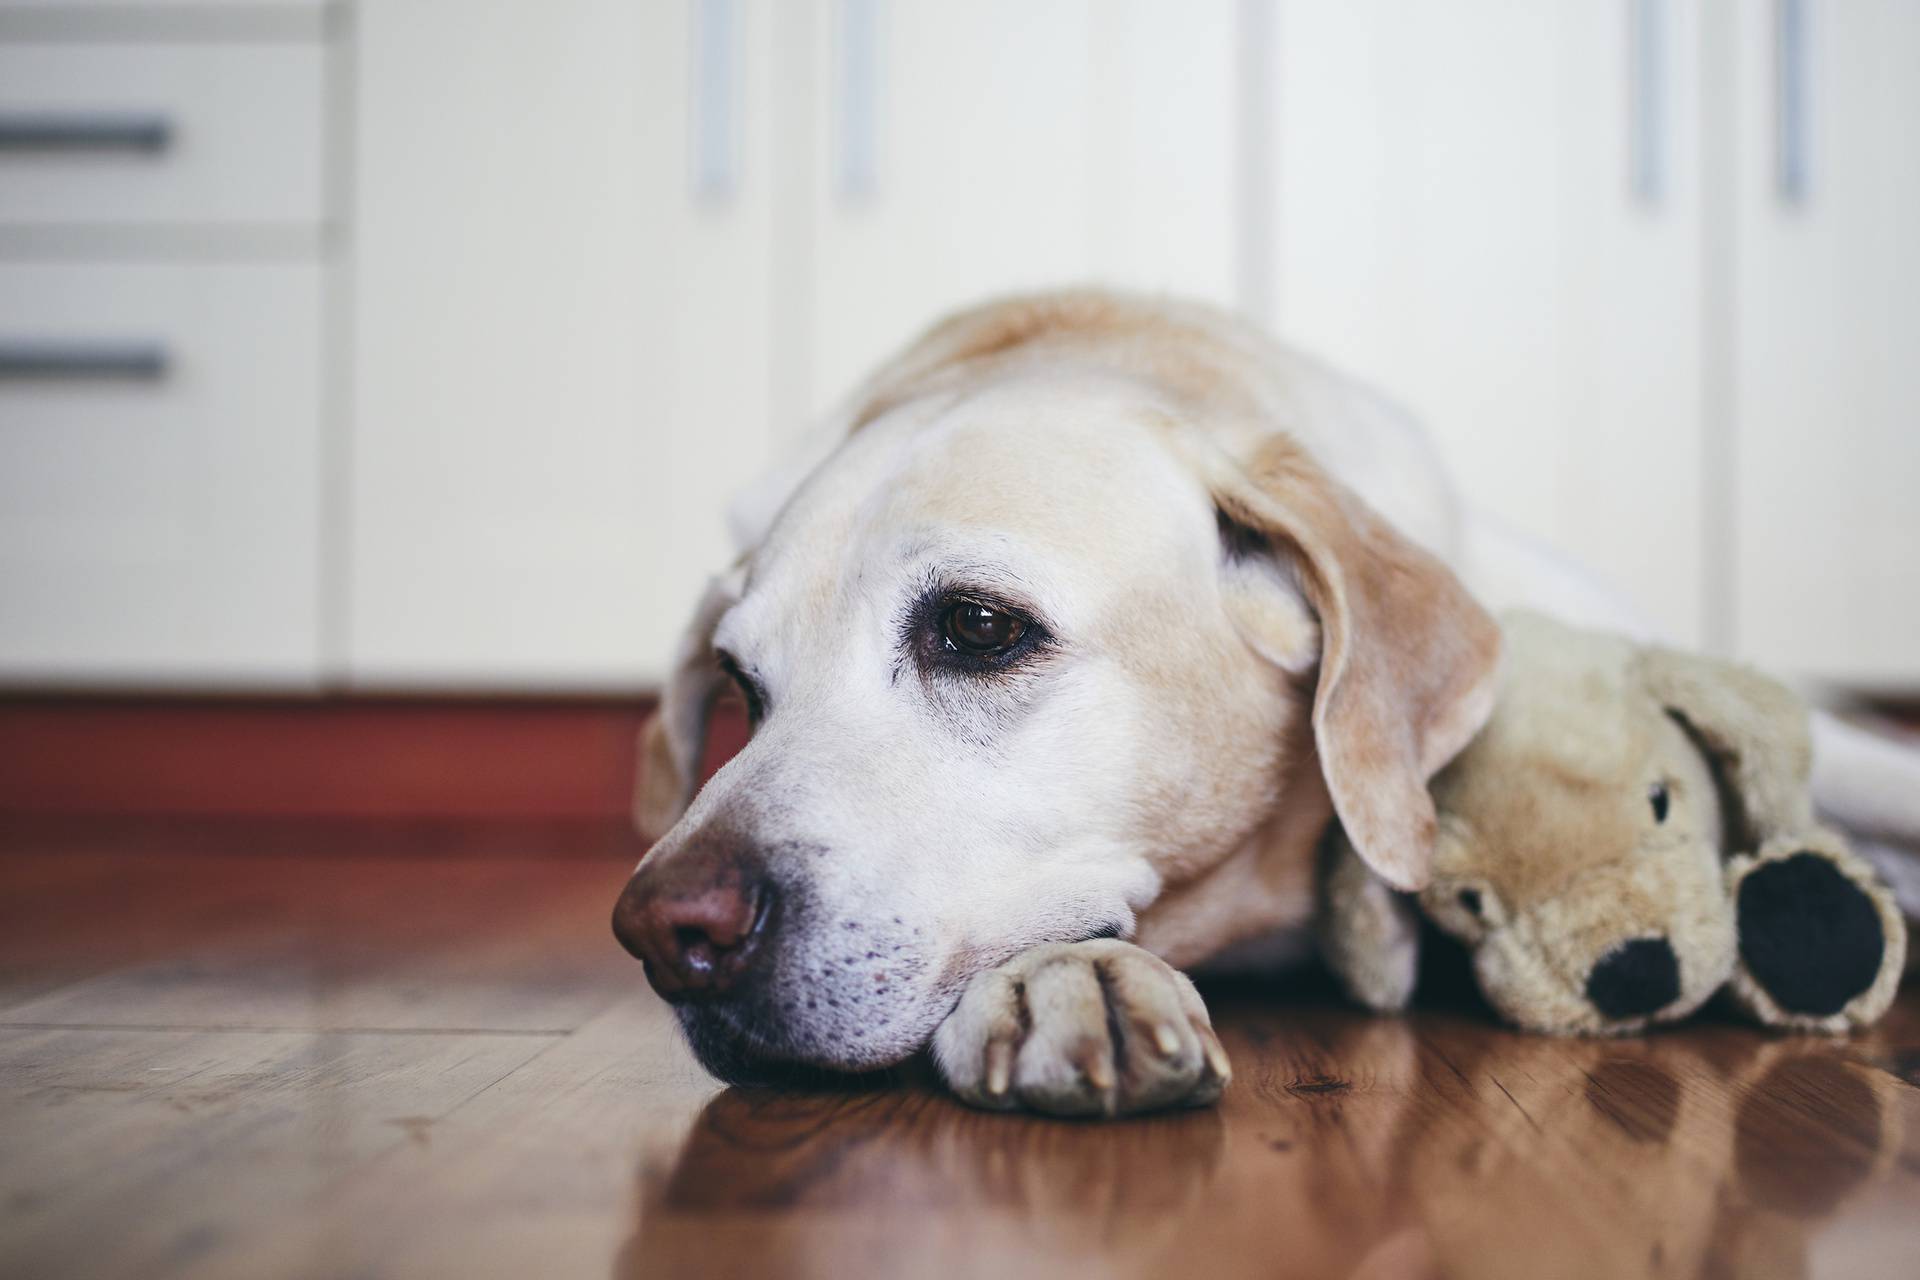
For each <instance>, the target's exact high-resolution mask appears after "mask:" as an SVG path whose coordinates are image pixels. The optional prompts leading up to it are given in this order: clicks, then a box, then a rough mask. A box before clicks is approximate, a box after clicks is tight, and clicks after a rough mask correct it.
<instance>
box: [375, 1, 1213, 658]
mask: <svg viewBox="0 0 1920 1280" xmlns="http://www.w3.org/2000/svg"><path fill="white" fill-rule="evenodd" d="M1233 11H1234V7H1233V5H1232V4H1231V3H1230V2H1229V0H1209V3H1207V4H1204V5H1198V6H1182V7H1181V8H1180V9H1178V10H1175V9H1173V8H1169V7H1167V6H1161V5H1154V4H1150V3H1145V2H1144V0H1140V2H1137V3H1136V2H1131V0H1130V2H1129V3H1127V4H1124V5H1122V4H1112V5H1109V4H1097V3H1094V2H1093V0H1079V2H1078V3H1050V4H1042V5H1033V4H1028V3H1024V2H1018V3H1017V2H1015V0H1005V2H1004V3H1002V2H998V0H996V2H995V3H991V4H986V5H965V6H960V5H933V4H926V5H921V4H878V3H865V2H861V0H851V2H849V0H834V2H832V3H828V2H826V0H805V2H794V3H781V4H773V3H768V2H766V0H696V2H694V3H672V4H651V5H636V4H631V3H627V2H626V0H569V3H567V4H564V5H546V6H528V5H525V4H521V3H516V2H514V0H485V2H482V3H476V2H475V0H444V2H443V3H438V4H435V3H425V2H419V0H416V2H412V3H405V4H401V3H380V2H379V0H369V2H367V3H363V4H362V5H361V6H360V15H359V31H358V42H359V78H358V101H357V107H356V115H357V119H358V132H357V143H356V154H357V157H358V172H357V178H356V184H355V205H354V212H353V218H352V221H353V225H354V229H355V236H356V244H357V263H356V271H355V276H356V278H355V287H354V323H353V326H352V329H353V344H354V359H353V379H354V396H353V413H352V421H353V433H354V434H353V447H352V451H351V454H352V463H351V472H350V480H349V498H348V505H349V509H350V511H351V519H350V529H351V534H350V539H351V541H350V550H349V553H348V564H349V571H348V575H347V578H348V582H349V584H350V586H349V591H348V599H347V602H346V619H347V621H346V635H347V644H346V651H345V660H346V674H347V677H348V678H349V680H350V681H351V682H353V683H354V684H356V685H360V686H371V687H384V686H403V687H420V686H423V685H424V686H436V685H437V686H462V687H471V686H495V685H507V686H513V687H583V688H604V687H627V686H630V685H634V684H637V683H643V682H646V681H648V680H652V679H657V678H658V677H659V675H660V674H661V673H662V671H663V670H664V668H665V664H666V661H667V659H668V657H669V656H670V654H671V651H672V645H673V642H674V639H675V637H676V635H677V632H678V629H679V627H680V626H681V624H682V622H683V621H684V619H685V617H686V616H687V614H688V613H689V611H690V609H691V607H692V604H693V601H694V600H695V599H696V597H697V594H698V592H699V590H700V589H701V587H702V585H703V584H704V582H705V579H706V577H707V576H708V575H709V574H710V573H713V572H715V571H717V570H719V569H721V568H724V567H725V565H726V564H727V562H728V560H729V559H730V556H731V551H730V547H729V543H728V541H727V538H726V534H725V525H724V520H723V516H724V512H725V508H726V505H727V502H728V499H729V498H730V497H731V496H732V495H733V494H734V492H735V491H736V490H738V489H739V488H740V487H741V486H742V484H743V483H745V482H746V481H747V480H749V479H751V478H752V477H753V476H754V475H755V473H756V471H757V470H758V469H759V468H761V467H763V466H765V465H767V464H768V462H770V461H771V460H772V459H773V458H774V456H775V453H776V450H777V449H778V448H779V447H780V446H782V445H783V444H785V443H787V442H788V441H790V440H791V439H793V437H794V436H795V434H796V433H797V432H798V431H799V430H800V429H801V428H802V427H804V425H805V424H806V423H807V422H808V421H810V420H811V419H812V418H813V417H815V416H816V415H817V414H818V413H819V412H820V411H821V410H822V409H823V408H824V406H826V405H827V404H829V403H831V402H832V401H833V400H834V399H836V398H838V397H839V396H842V395H844V394H845V393H846V392H848V391H849V390H850V389H851V387H852V385H853V383H854V382H855V380H856V379H857V378H859V377H860V376H861V375H862V374H864V373H865V372H866V371H867V370H868V369H869V368H870V367H871V365H872V364H873V363H874V362H875V361H876V360H878V359H880V358H881V357H883V356H884V355H885V354H887V352H888V351H889V350H891V349H892V348H894V347H896V346H898V345H899V344H900V343H902V342H903V341H904V340H905V339H906V338H907V337H908V336H909V335H911V333H912V332H914V330H916V329H917V328H918V327H920V326H922V325H924V324H926V323H928V322H929V321H930V320H932V319H933V318H935V317H936V316H937V315H939V314H940V313H941V312H943V311H945V310H947V309H948V308H950V307H952V306H955V305H958V304H960V303H962V302H966V301H971V300H975V299H978V298H980V297H982V296H983V295H985V294H988V293H991V292H994V291H998V290H1004V289H1011V288H1018V287H1029V288H1031V287H1035V286H1039V285H1046V284H1053V283H1060V282H1066V281H1084V280H1090V279H1103V280H1116V281H1120V282H1124V283H1135V284H1140V285H1145V286H1152V287H1161V288H1167V289H1172V290H1175V291H1178V292H1183V293H1198V294H1201V295H1203V296H1211V297H1214V298H1217V299H1221V300H1230V298H1231V295H1232V292H1233V288H1234V281H1235V270H1234V250H1235V245H1234V229H1235V228H1234V221H1233V210H1234V204H1233V197H1234V176H1233V175H1234V170H1233V148H1234V143H1235V138H1236V134H1235V116H1234V97H1233V79H1232V74H1231V72H1232V66H1233V62H1232V59H1233V42H1232V35H1233V29H1234V28H1233ZM456 27H457V28H458V29H459V30H460V32H461V38H460V44H459V56H458V57H457V58H455V59H448V58H446V56H445V53H444V50H445V48H446V46H445V40H446V33H447V32H448V31H449V30H452V29H455V28H456ZM428 66H441V67H443V69H442V70H441V71H440V72H439V73H437V74H435V75H432V76H425V75H423V74H422V68H423V67H428ZM509 101H510V102H511V104H512V110H511V112H506V111H504V110H503V103H506V102H509Z"/></svg>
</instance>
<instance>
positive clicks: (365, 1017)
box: [0, 827, 1920, 1278]
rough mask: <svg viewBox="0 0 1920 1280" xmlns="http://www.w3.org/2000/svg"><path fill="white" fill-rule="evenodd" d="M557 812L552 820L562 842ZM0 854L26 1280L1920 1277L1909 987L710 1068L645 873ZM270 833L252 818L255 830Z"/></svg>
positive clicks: (358, 852)
mask: <svg viewBox="0 0 1920 1280" xmlns="http://www.w3.org/2000/svg"><path fill="white" fill-rule="evenodd" d="M548 834H550V833H548ZM416 836H417V833H416V834H415V835H405V834H394V835H387V836H381V835H380V834H378V833H376V832H370V831H368V830H365V829H357V830H355V831H354V832H353V833H352V837H351V838H350V839H349V838H346V837H345V836H343V837H341V838H340V839H339V840H338V841H337V842H336V846H337V847H335V848H334V849H332V850H331V851H329V852H316V851H315V849H314V847H313V846H314V845H316V844H319V845H324V844H325V843H326V841H325V839H324V838H323V837H324V832H323V833H321V834H320V835H315V833H314V832H312V831H309V832H308V833H307V838H306V839H305V840H304V841H303V842H302V848H301V852H300V853H299V855H298V856H294V855H292V854H274V853H258V854H253V853H248V852H247V851H246V850H245V849H244V848H240V847H236V842H235V841H234V840H233V839H232V837H230V836H229V837H225V838H223V839H222V840H220V841H218V842H216V844H215V845H213V846H211V848H210V846H209V844H208V840H207V837H206V834H205V833H204V832H197V831H195V830H193V829H183V828H178V827H169V828H155V829H152V830H139V829H129V828H120V829H117V830H113V831H111V832H107V833H104V834H94V835H90V836H80V837H76V836H74V835H73V834H72V833H61V832H53V833H50V832H49V831H48V830H47V829H45V828H41V829H36V830H33V831H30V832H26V833H24V834H23V833H22V832H19V831H14V832H9V833H7V835H6V837H5V839H4V840H3V841H0V843H3V844H4V845H5V846H6V850H7V851H6V852H4V853H0V1135H4V1139H3V1140H0V1275H7V1276H16V1275H17V1276H34V1277H58V1276H87V1277H93V1276H111V1275H139V1276H143V1277H155V1276H195V1277H199V1276H235V1277H242V1276H244V1277H259V1276H272V1275H303V1276H308V1275H313V1276H334V1275H339V1276H348V1275H351V1276H412V1275H461V1276H470V1275H503V1276H505V1275H515V1276H574V1275H588V1276H614V1277H625V1276H677V1275H707V1274H712V1275H803V1276H820V1277H828V1276H834V1277H840V1276H847V1275H854V1274H869V1273H870V1274H881V1275H915V1276H921V1275H981V1276H994V1277H1008V1276H1026V1275H1033V1276H1041V1275H1045V1276H1050V1277H1051V1276H1060V1275H1075V1276H1079V1275H1141V1276H1146V1275H1201V1274H1205V1275H1214V1276H1221V1275H1231V1276H1237V1275H1249V1276H1253V1275H1258V1276H1290V1275H1297V1276H1369V1277H1371V1276H1424V1275H1458V1276H1507V1275H1511V1276H1516V1277H1530V1278H1531V1277H1542V1276H1562V1275H1566V1276H1574V1275H1578V1276H1614V1275H1619V1276H1634V1275H1674V1276H1721V1275H1727V1276H1745V1275H1764V1276H1794V1275H1802V1274H1816V1275H1832V1276H1839V1277H1849V1278H1851V1277H1865V1276H1878V1275H1885V1276H1906V1275H1910V1274H1912V1273H1913V1267H1914V1263H1913V1259H1914V1257H1915V1256H1916V1254H1920V1087H1916V1084H1920V999H1917V998H1916V996H1915V995H1914V994H1913V993H1909V994H1908V995H1907V996H1905V997H1904V998H1903V1001H1902V1003H1901V1004H1900V1006H1899V1007H1897V1008H1896V1010H1895V1011H1894V1013H1893V1014H1892V1015H1891V1016H1890V1017H1889V1019H1888V1021H1887V1023H1886V1024H1885V1025H1884V1026H1883V1027H1882V1028H1880V1029H1879V1030H1877V1031H1876V1032H1874V1033H1873V1034H1871V1035H1869V1036H1866V1037H1862V1038H1859V1039H1856V1040H1851V1041H1825V1040H1817V1039H1782V1038H1774V1037H1769V1036H1764V1035H1761V1034H1758V1033H1755V1032H1752V1031H1749V1030H1747V1029H1745V1028H1743V1027H1740V1026H1737V1025H1734V1024H1731V1023H1716V1022H1708V1023H1704V1024H1702V1025H1699V1026H1695V1027H1692V1028H1689V1029H1687V1030H1684V1031H1679V1032H1673V1033H1668V1034H1663V1035H1658V1036H1654V1037H1651V1038H1647V1039H1643V1040H1623V1041H1607V1042H1592V1041H1558V1040H1547V1039H1538V1038H1530V1037H1525V1036H1519V1035H1515V1034H1512V1033H1509V1032H1505V1031H1502V1030H1499V1029H1497V1028H1494V1027H1492V1026H1490V1025H1488V1024H1487V1023H1486V1021H1485V1020H1484V1018H1483V1017H1481V1016H1480V1015H1478V1014H1476V1013H1474V1012H1473V1011H1472V1010H1470V1009H1461V1010H1440V1011H1429V1012H1425V1013H1422V1014H1420V1015H1418V1016H1415V1017H1412V1018H1408V1019H1404V1020H1382V1019H1375V1018H1369V1017H1366V1016H1363V1015H1361V1014H1358V1013H1355V1012H1352V1011H1349V1010H1346V1009H1343V1008H1340V1007H1338V1006H1337V1005H1335V1004H1332V1003H1331V1002H1328V1001H1325V1000H1307V999H1303V998H1301V997H1299V996H1297V995H1287V996H1283V997H1266V996H1262V995H1260V994H1258V993H1249V992H1247V991H1245V990H1240V991H1236V992H1232V993H1227V994H1224V995H1220V996H1218V997H1216V1013H1217V1020H1218V1021H1219V1023H1220V1025H1221V1026H1222V1029H1223V1033H1224V1038H1225V1040H1226V1043H1227V1046H1228V1048H1229V1050H1230V1052H1231V1053H1232V1055H1233V1058H1234V1062H1235V1066H1236V1072H1237V1074H1236V1080H1235V1084H1234V1087H1233V1088H1232V1090H1231V1091H1230V1092H1229V1093H1228V1095H1227V1098H1226V1101H1225V1103H1224V1104H1223V1105H1222V1106H1221V1107H1220V1108H1219V1109H1217V1110H1210V1111H1201V1112H1193V1113H1186V1114H1180V1115H1173V1116H1163V1117H1153V1118H1147V1119H1143V1120H1138V1121H1131V1122H1125V1123H1119V1124H1083V1123H1071V1122H1056V1121H1035V1120H1028V1119H1022V1118H1018V1117H1009V1116H999V1115H984V1114H980V1113H976V1112H970V1111H967V1110H965V1109H963V1108H960V1107H958V1106H956V1105H954V1104H952V1103H950V1102H948V1101H947V1100H945V1099H944V1098H942V1097H940V1096H939V1095H938V1093H937V1092H936V1091H935V1090H933V1089H932V1088H931V1087H930V1086H929V1082H928V1081H927V1080H926V1079H925V1077H924V1076H923V1075H922V1074H920V1073H919V1072H917V1071H915V1070H911V1069H910V1070H907V1071H904V1072H902V1073H901V1079H900V1080H899V1081H898V1082H897V1083H896V1084H894V1085H893V1086H892V1087H889V1088H883V1089H873V1090H866V1091H862V1092H855V1093H847V1094H825V1093H823V1094H783V1093H756V1092H741V1091H721V1090H718V1089H717V1088H716V1087H715V1086H714V1085H713V1084H712V1083H711V1082H710V1081H709V1080H707V1079H706V1078H705V1077H704V1076H703V1075H701V1073H700V1071H699V1069H698V1068H697V1067H696V1066H695V1065H694V1064H693V1062H692V1061H691V1059H690V1058H689V1057H688V1056H687V1054H686V1052H685V1050H684V1048H683V1047H682V1046H681V1045H680V1044H679V1043H678V1041H677V1040H676V1038H675V1036H674V1034H673V1031H672V1027H671V1021H670V1019H669V1018H668V1017H667V1016H666V1011H665V1010H664V1008H663V1007H662V1006H660V1005H659V1004H658V1003H657V1002H656V1001H655V1000H654V999H653V997H652V996H651V995H650V994H648V993H647V991H646V989H645V987H644V985H643V984H642V983H641V982H640V980H639V974H638V972H637V970H636V968H635V967H634V966H633V965H632V963H631V962H630V961H628V960H627V959H626V958H625V957H624V956H623V955H622V954H621V953H620V952H619V950H618V949H617V948H616V947H615V946H614V944H613V943H612V942H611V940H610V938H609V937H608V934H607V928H606V916H607V913H608V909H609V907H610V904H611V902H612V900H613V896H614V894H615V892H616V891H617V889H618V887H619V885H620V882H621V880H622V879H623V878H624V875H625V873H626V871H627V869H628V868H627V864H626V863H625V862H624V861H616V860H614V859H611V858H608V857H605V856H600V855H598V854H594V853H590V852H585V851H584V850H588V849H591V848H592V847H593V845H594V842H593V841H590V840H589V841H575V842H573V844H572V845H571V846H570V847H574V848H577V849H580V850H583V851H582V852H578V853H576V854H575V855H574V856H570V857H555V856H551V855H550V854H549V855H545V856H542V854H541V853H540V852H539V851H540V850H542V849H544V848H545V847H546V846H545V844H543V843H542V842H543V839H544V836H543V834H542V833H540V832H529V833H527V834H526V835H525V837H524V838H525V840H526V841H527V846H526V847H527V848H528V850H529V852H528V853H527V854H524V855H521V854H515V853H503V852H499V844H500V840H499V835H498V832H497V831H496V832H495V833H494V835H493V836H492V837H491V843H490V844H489V846H488V847H489V849H490V850H491V852H489V853H488V855H487V856H465V857H463V856H454V855H452V854H450V853H448V852H446V851H445V850H442V851H441V852H440V853H439V854H438V855H437V856H417V855H415V854H413V853H412V852H410V851H411V850H413V849H414V848H415V847H416V845H417V840H416ZM240 843H241V844H244V843H245V842H244V841H242V842H240Z"/></svg>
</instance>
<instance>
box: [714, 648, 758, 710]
mask: <svg viewBox="0 0 1920 1280" xmlns="http://www.w3.org/2000/svg"><path fill="white" fill-rule="evenodd" d="M713 657H714V661H715V662H717V663H718V664H719V666H720V671H721V673H722V674H723V675H725V676H726V677H727V679H729V680H731V681H733V683H734V687H736V688H737V689H739V690H740V696H741V697H742V698H744V699H745V700H746V703H747V716H748V718H749V719H751V720H754V721H756V722H757V721H759V720H761V719H764V718H765V716H766V714H767V693H766V688H765V686H763V685H762V684H761V683H760V681H759V679H758V677H756V676H755V675H754V674H753V673H752V672H751V671H749V670H747V669H746V668H745V667H742V666H741V665H740V660H739V659H738V658H736V657H734V656H733V654H732V653H731V652H730V651H729V650H726V649H722V648H720V647H718V646H715V648H714V651H713Z"/></svg>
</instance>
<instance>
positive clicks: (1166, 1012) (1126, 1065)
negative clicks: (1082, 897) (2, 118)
mask: <svg viewBox="0 0 1920 1280" xmlns="http://www.w3.org/2000/svg"><path fill="white" fill-rule="evenodd" d="M934 1056H935V1059H936V1061H937V1062H938V1063H939V1066H940V1068H941V1071H942V1072H943V1073H944V1074H945V1076H946V1078H947V1081H948V1083H949V1084H950V1085H951V1086H952V1088H953V1090H954V1092H955V1093H956V1094H958V1095H959V1096H960V1097H961V1098H962V1099H964V1100H965V1101H967V1102H970V1103H972V1104H974V1105H975V1106H982V1107H991V1108H995V1109H1001V1110H1005V1109H1011V1108H1015V1107H1025V1108H1028V1109H1030V1110H1033V1111H1042V1112H1047V1113H1050V1114H1053V1115H1116V1114H1124V1113H1131V1112H1138V1111H1154V1110H1159V1109H1162V1108H1166V1107H1178V1106H1204V1105H1205V1104H1207V1103H1210V1102H1212V1101H1214V1100H1215V1099H1216V1098H1218V1097H1219V1096H1220V1092H1221V1090H1222V1089H1223V1088H1225V1086H1226V1083H1227V1080H1228V1077H1229V1074H1230V1072H1229V1067H1228V1065H1227V1057H1226V1053H1225V1051H1224V1050H1222V1049H1221V1047H1220V1042H1219V1040H1218V1039H1217V1038H1216V1037H1215V1036H1214V1034H1213V1028H1212V1026H1211V1024H1210V1023H1209V1021H1208V1018H1207V1011H1206V1006H1205V1005H1204V1004H1203V1003H1202V1002H1201V1000H1200V996H1199V993H1198V992H1196V991H1194V989H1193V984H1192V983H1191V982H1189V981H1188V980H1187V978H1186V976H1185V975H1184V974H1181V973H1180V972H1178V971H1177V970H1175V969H1173V968H1171V967H1170V966H1168V965H1167V964H1166V963H1165V962H1164V961H1162V960H1160V959H1158V958H1157V957H1155V956H1152V955H1149V954H1148V953H1147V952H1145V951H1142V950H1140V949H1139V948H1138V947H1135V946H1132V945H1131V944H1129V943H1124V942H1117V941H1112V940H1105V939H1103V940H1098V941H1093V942H1079V943H1062V944H1055V945H1049V946H1044V947H1037V948H1035V949H1034V950H1032V951H1029V952H1026V953H1024V954H1023V955H1021V956H1018V957H1016V958H1015V959H1014V960H1013V961H1011V962H1010V963H1008V964H1006V965H1003V966H1001V967H1000V968H998V969H994V970H990V971H988V972H986V973H982V974H980V975H978V976H977V977H975V978H974V980H973V981H972V983H970V984H969V985H968V987H967V990H966V993H965V994H964V995H963V996H962V997H961V1000H960V1003H959V1005H958V1006H957V1007H956V1008H955V1009H954V1011H953V1013H952V1014H951V1015H949V1017H948V1018H947V1020H946V1022H945V1023H944V1024H942V1026H941V1027H940V1029H939V1031H938V1032H937V1033H936V1034H935V1036H934Z"/></svg>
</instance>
